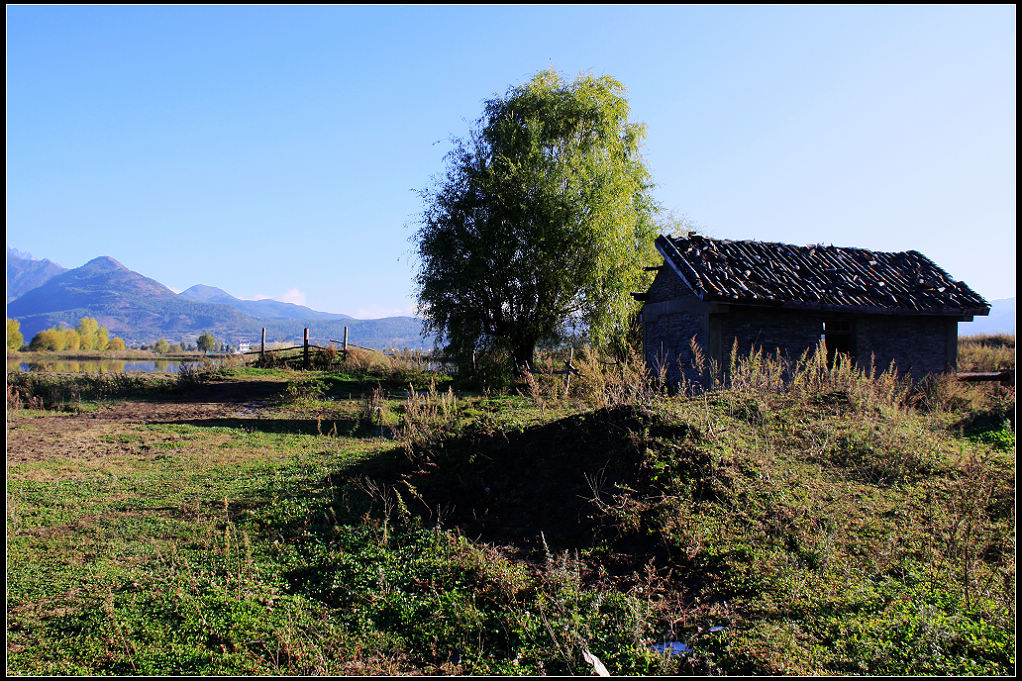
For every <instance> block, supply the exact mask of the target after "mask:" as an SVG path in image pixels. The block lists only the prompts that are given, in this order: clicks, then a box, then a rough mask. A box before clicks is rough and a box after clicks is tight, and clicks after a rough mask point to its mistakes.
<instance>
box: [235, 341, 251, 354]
mask: <svg viewBox="0 0 1022 681" xmlns="http://www.w3.org/2000/svg"><path fill="white" fill-rule="evenodd" d="M251 351H252V346H251V345H250V344H249V343H240V344H239V345H238V353H239V354H242V355H243V354H245V353H246V352H251Z"/></svg>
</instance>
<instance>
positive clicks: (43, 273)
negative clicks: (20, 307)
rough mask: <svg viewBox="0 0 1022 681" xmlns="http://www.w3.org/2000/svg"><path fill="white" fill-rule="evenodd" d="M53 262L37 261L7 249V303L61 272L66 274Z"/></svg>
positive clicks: (29, 256) (27, 255)
mask: <svg viewBox="0 0 1022 681" xmlns="http://www.w3.org/2000/svg"><path fill="white" fill-rule="evenodd" d="M66 271H67V270H66V269H65V268H64V267H61V266H60V265H58V264H57V263H55V262H51V261H49V260H37V259H35V258H33V257H32V255H31V254H29V253H22V252H21V251H19V250H18V249H16V248H11V247H10V246H8V247H7V302H8V303H9V302H11V301H12V300H15V299H16V298H19V297H21V296H22V295H23V294H24V293H27V292H28V291H31V290H32V289H34V288H36V287H37V286H42V285H43V284H45V283H46V282H47V281H49V280H50V279H52V278H53V277H55V276H57V275H58V274H60V273H61V272H66Z"/></svg>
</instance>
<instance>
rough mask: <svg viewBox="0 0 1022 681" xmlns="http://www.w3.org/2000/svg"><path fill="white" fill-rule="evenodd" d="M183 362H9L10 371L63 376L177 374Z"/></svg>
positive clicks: (58, 360) (92, 360) (114, 360)
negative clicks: (52, 373)
mask: <svg viewBox="0 0 1022 681" xmlns="http://www.w3.org/2000/svg"><path fill="white" fill-rule="evenodd" d="M181 364H182V362H181V361H180V360H176V359H155V360H135V359H81V360H78V359H57V360H43V361H32V362H9V363H8V365H7V369H8V371H15V370H18V371H55V372H57V373H62V374H125V373H127V374H132V373H158V374H166V373H170V374H176V373H177V372H178V369H179V368H180V367H181Z"/></svg>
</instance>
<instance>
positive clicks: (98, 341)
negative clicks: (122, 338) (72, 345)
mask: <svg viewBox="0 0 1022 681" xmlns="http://www.w3.org/2000/svg"><path fill="white" fill-rule="evenodd" d="M75 331H77V332H78V336H79V338H80V339H81V346H80V347H81V349H83V350H106V349H107V342H108V340H109V335H110V332H109V331H107V330H106V329H105V328H104V327H102V326H100V325H99V322H97V321H96V320H95V319H93V318H92V317H82V318H81V319H80V320H79V321H78V326H76V327H75Z"/></svg>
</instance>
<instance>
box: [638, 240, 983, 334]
mask: <svg viewBox="0 0 1022 681" xmlns="http://www.w3.org/2000/svg"><path fill="white" fill-rule="evenodd" d="M656 247H657V249H658V250H659V251H660V253H661V254H663V256H664V258H665V259H666V260H667V262H668V263H669V264H670V266H671V267H672V269H674V271H675V272H677V273H678V275H679V276H681V278H682V279H683V280H684V281H685V283H686V284H688V286H689V287H690V288H691V289H692V290H693V291H694V292H695V293H696V295H698V296H699V297H700V298H701V299H702V300H705V301H719V302H728V303H745V304H753V305H777V306H782V307H789V308H802V309H821V310H839V309H851V310H856V311H862V312H884V313H900V312H905V313H914V314H961V315H985V314H988V313H989V312H990V304H989V303H987V301H985V300H984V299H983V298H982V297H981V296H979V295H978V294H977V293H976V292H975V291H973V290H972V289H970V288H969V287H968V286H967V285H966V284H965V283H964V282H961V281H955V280H954V279H952V278H951V277H950V276H949V275H948V273H947V272H945V271H944V270H942V269H941V268H940V267H938V266H937V265H936V264H935V263H934V262H933V261H932V260H930V259H929V258H927V257H926V256H925V255H923V254H922V253H920V252H918V251H905V252H904V253H882V252H878V251H868V250H866V249H863V248H839V247H837V246H822V245H817V246H791V245H788V244H778V243H764V242H761V241H728V240H723V239H707V238H705V237H701V236H695V235H693V236H688V237H679V238H671V237H665V236H661V237H658V238H657V240H656Z"/></svg>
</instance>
